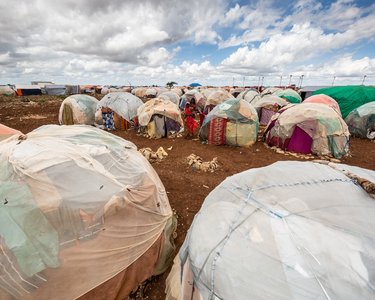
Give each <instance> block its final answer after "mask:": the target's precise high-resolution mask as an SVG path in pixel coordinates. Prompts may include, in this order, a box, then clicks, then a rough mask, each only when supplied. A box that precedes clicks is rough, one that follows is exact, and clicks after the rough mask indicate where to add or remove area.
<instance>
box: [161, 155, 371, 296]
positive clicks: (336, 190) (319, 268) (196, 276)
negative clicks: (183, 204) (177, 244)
mask: <svg viewBox="0 0 375 300" xmlns="http://www.w3.org/2000/svg"><path fill="white" fill-rule="evenodd" d="M359 177H361V178H359ZM354 178H357V179H354ZM360 181H362V182H367V183H369V181H370V182H372V184H374V183H375V172H374V171H370V170H366V169H361V168H358V167H353V166H348V165H341V164H339V165H336V164H332V163H329V164H328V165H324V164H319V163H313V162H296V161H279V162H276V163H274V164H272V165H270V166H267V167H263V168H254V169H250V170H248V171H245V172H242V173H239V174H237V175H234V176H231V177H228V178H227V179H226V180H224V181H223V182H222V183H221V184H220V185H219V186H218V187H216V188H215V189H214V190H213V191H212V192H211V193H210V194H209V195H208V196H207V198H206V199H205V201H204V203H203V205H202V207H201V209H200V211H199V212H198V214H197V215H196V216H195V218H194V221H193V223H192V225H191V226H190V229H189V231H188V234H187V236H186V238H185V242H184V244H183V246H182V248H181V249H180V252H179V255H178V256H177V257H176V259H175V264H174V266H173V267H172V270H171V272H170V274H169V276H168V278H167V281H166V285H167V289H166V292H167V296H166V300H177V299H179V300H201V299H215V300H216V299H231V300H248V299H263V300H297V299H305V300H315V299H343V300H351V299H366V300H370V299H373V298H374V288H373V282H374V278H375V259H374V255H373V254H374V253H375V242H374V240H375V232H374V227H375V201H374V195H373V194H372V195H371V194H369V193H368V192H366V191H365V190H364V189H363V188H362V187H361V186H360V185H359V184H358V183H359V182H360Z"/></svg>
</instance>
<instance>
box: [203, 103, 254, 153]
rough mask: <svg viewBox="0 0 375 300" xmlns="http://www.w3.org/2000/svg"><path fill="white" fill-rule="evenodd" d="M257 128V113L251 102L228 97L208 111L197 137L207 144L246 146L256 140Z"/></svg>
mask: <svg viewBox="0 0 375 300" xmlns="http://www.w3.org/2000/svg"><path fill="white" fill-rule="evenodd" d="M258 128H259V121H258V115H257V113H256V111H255V109H254V108H253V107H252V106H251V104H249V103H247V102H246V101H245V100H239V99H230V100H227V101H225V102H223V103H221V104H219V105H217V106H216V107H215V108H214V109H213V110H212V111H210V113H209V114H208V115H207V116H206V118H205V119H204V121H203V124H202V127H201V129H200V131H199V137H200V139H201V140H204V141H207V142H208V143H209V144H214V145H224V144H227V145H232V146H242V147H248V146H251V145H253V144H254V143H255V142H256V141H257V135H258Z"/></svg>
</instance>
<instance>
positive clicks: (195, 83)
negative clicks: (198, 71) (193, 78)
mask: <svg viewBox="0 0 375 300" xmlns="http://www.w3.org/2000/svg"><path fill="white" fill-rule="evenodd" d="M189 86H191V87H197V86H202V85H201V84H200V83H198V82H193V83H190V84H189Z"/></svg>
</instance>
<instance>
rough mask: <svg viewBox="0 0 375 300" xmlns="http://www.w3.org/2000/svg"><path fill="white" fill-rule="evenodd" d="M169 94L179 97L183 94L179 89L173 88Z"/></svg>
mask: <svg viewBox="0 0 375 300" xmlns="http://www.w3.org/2000/svg"><path fill="white" fill-rule="evenodd" d="M171 92H175V93H176V94H177V95H179V96H180V97H181V96H182V94H183V92H182V90H181V88H179V87H174V88H173V89H171Z"/></svg>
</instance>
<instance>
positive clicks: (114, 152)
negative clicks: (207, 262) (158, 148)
mask: <svg viewBox="0 0 375 300" xmlns="http://www.w3.org/2000/svg"><path fill="white" fill-rule="evenodd" d="M0 198H1V201H2V202H1V210H0V235H1V239H0V246H1V248H0V249H1V250H0V263H1V265H2V269H1V271H0V298H1V299H4V294H8V295H11V296H13V297H14V298H20V299H76V298H78V297H81V296H83V295H85V294H86V293H90V291H91V292H92V291H93V290H94V291H95V290H96V288H98V287H99V292H98V294H99V295H100V294H101V295H102V296H103V293H104V295H106V297H105V299H123V298H126V297H127V295H128V294H129V293H130V292H131V291H132V290H133V289H134V288H136V287H137V285H138V284H139V283H140V282H142V281H143V280H145V279H147V278H148V277H150V276H151V275H153V274H158V273H160V272H162V271H164V270H165V269H166V267H167V266H166V263H167V262H168V257H170V255H171V253H172V251H173V244H172V243H171V240H170V236H171V234H172V232H171V230H172V228H173V226H174V225H172V224H173V222H172V221H173V217H172V210H171V207H170V205H169V202H168V197H167V193H166V191H165V189H164V186H163V184H162V182H161V181H160V179H159V177H158V175H157V173H156V172H155V170H154V169H153V168H152V166H151V165H150V164H149V162H148V161H147V160H146V158H144V157H143V156H142V155H141V154H140V153H139V152H138V151H137V148H136V146H135V145H134V144H133V143H131V142H128V141H126V140H124V139H122V138H119V137H117V136H115V135H112V134H109V133H107V132H104V131H102V130H99V129H97V128H95V127H92V126H83V125H75V126H57V125H49V126H43V127H40V128H38V129H36V130H34V131H32V132H31V133H29V134H27V136H26V139H23V140H18V136H15V137H14V138H9V139H7V140H6V141H3V142H1V143H0ZM150 251H151V252H150ZM140 261H141V263H139V262H140ZM119 276H120V277H119ZM113 280H115V283H116V284H115V283H114V282H113ZM108 282H110V284H109V285H108ZM103 285H104V287H103ZM99 298H100V297H99ZM84 299H97V295H96V294H95V293H93V294H90V296H87V297H86V298H84ZM100 299H103V298H100Z"/></svg>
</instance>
